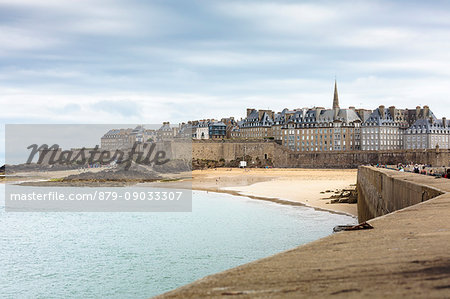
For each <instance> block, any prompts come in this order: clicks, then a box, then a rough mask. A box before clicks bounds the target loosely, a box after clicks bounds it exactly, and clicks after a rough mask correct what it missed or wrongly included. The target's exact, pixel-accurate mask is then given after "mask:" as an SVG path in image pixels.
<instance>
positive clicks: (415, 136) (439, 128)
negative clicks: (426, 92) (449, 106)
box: [403, 107, 450, 149]
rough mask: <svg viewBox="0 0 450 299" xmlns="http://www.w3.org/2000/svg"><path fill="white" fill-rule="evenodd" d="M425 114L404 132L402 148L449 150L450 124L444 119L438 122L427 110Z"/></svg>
mask: <svg viewBox="0 0 450 299" xmlns="http://www.w3.org/2000/svg"><path fill="white" fill-rule="evenodd" d="M424 108H425V107H424ZM426 112H427V113H426V114H425V115H424V117H423V118H420V119H417V120H416V121H415V122H414V124H413V125H412V126H411V127H409V128H408V129H407V130H405V132H404V136H403V138H404V148H405V149H431V148H436V147H439V148H441V149H448V148H450V129H449V125H450V122H449V121H447V119H446V118H445V117H443V118H442V120H438V119H437V118H436V117H435V116H434V114H433V113H432V112H431V111H430V110H428V109H427V111H426Z"/></svg>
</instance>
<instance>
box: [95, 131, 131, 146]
mask: <svg viewBox="0 0 450 299" xmlns="http://www.w3.org/2000/svg"><path fill="white" fill-rule="evenodd" d="M131 131H132V129H112V130H109V131H108V132H107V133H106V134H105V135H103V136H102V137H101V139H100V146H101V148H102V149H104V150H116V149H128V148H131V147H132V145H133V137H132V136H131Z"/></svg>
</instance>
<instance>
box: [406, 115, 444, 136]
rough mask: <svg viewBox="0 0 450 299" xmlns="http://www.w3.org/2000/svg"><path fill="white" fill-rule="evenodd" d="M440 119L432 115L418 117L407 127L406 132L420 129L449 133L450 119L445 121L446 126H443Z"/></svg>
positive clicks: (426, 131)
mask: <svg viewBox="0 0 450 299" xmlns="http://www.w3.org/2000/svg"><path fill="white" fill-rule="evenodd" d="M443 124H444V123H443V122H442V120H441V119H437V118H436V117H434V115H432V116H431V117H429V118H422V119H418V120H416V121H415V122H414V124H412V126H411V127H409V128H408V130H407V132H408V133H410V132H411V130H420V131H421V132H422V133H446V134H449V133H450V129H449V125H450V121H448V120H447V121H446V126H445V128H444V126H443Z"/></svg>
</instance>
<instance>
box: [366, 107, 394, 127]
mask: <svg viewBox="0 0 450 299" xmlns="http://www.w3.org/2000/svg"><path fill="white" fill-rule="evenodd" d="M363 125H364V126H396V125H398V124H397V123H396V122H395V121H394V118H393V117H392V116H391V113H390V112H389V109H384V114H383V116H382V115H381V111H380V108H377V109H375V110H374V111H373V112H372V114H371V115H370V116H369V118H368V119H367V120H366V121H365V122H364V123H363Z"/></svg>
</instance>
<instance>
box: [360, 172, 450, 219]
mask: <svg viewBox="0 0 450 299" xmlns="http://www.w3.org/2000/svg"><path fill="white" fill-rule="evenodd" d="M403 178H404V175H403V174H402V173H401V172H396V171H392V170H387V169H383V168H376V169H374V168H373V167H367V166H360V167H359V168H358V179H357V189H358V220H359V222H364V221H367V220H369V219H372V218H375V217H378V216H382V215H386V214H389V213H391V212H394V211H397V210H400V209H403V208H406V207H409V206H412V205H415V204H418V203H421V202H424V201H426V200H429V199H430V198H433V197H436V196H438V195H441V194H442V191H440V190H439V189H438V188H437V187H438V186H435V185H436V184H435V182H441V180H438V179H435V178H434V177H433V178H431V180H432V181H431V182H430V181H429V179H430V178H429V177H424V176H421V175H417V174H413V177H412V178H414V180H411V179H410V180H405V179H403Z"/></svg>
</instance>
